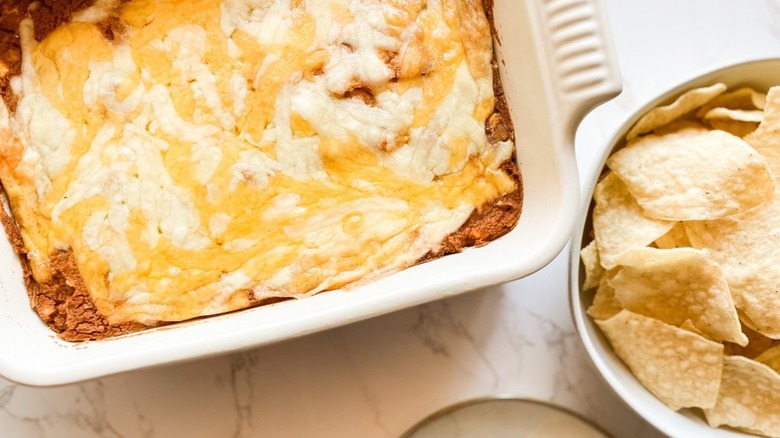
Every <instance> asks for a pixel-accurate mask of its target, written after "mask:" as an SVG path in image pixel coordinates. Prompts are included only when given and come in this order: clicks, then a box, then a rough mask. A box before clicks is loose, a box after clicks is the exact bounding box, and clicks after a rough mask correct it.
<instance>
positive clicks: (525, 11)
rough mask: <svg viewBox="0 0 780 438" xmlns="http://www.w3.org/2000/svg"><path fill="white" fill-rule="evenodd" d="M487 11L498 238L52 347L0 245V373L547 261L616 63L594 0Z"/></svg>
mask: <svg viewBox="0 0 780 438" xmlns="http://www.w3.org/2000/svg"><path fill="white" fill-rule="evenodd" d="M488 3H491V2H490V1H488ZM493 3H494V11H495V26H496V29H497V35H498V38H497V44H496V47H497V51H498V56H499V58H500V61H499V62H500V70H501V74H502V79H503V85H504V90H505V93H506V95H507V97H508V103H509V106H510V110H511V112H512V116H513V119H514V125H515V127H516V137H517V147H518V161H519V165H520V168H521V172H522V176H523V183H524V191H525V204H524V212H523V215H522V217H521V219H520V222H519V224H518V225H517V227H516V228H515V229H514V230H513V231H511V232H510V233H509V234H508V235H506V236H504V237H503V238H501V239H499V240H497V241H495V242H492V243H491V244H489V245H487V246H485V247H482V248H475V249H469V250H467V251H464V252H463V253H462V254H456V255H451V256H447V257H444V258H441V259H437V260H434V261H432V262H429V263H425V264H422V265H418V266H414V267H412V268H410V269H407V270H404V271H402V272H399V273H397V274H394V275H391V276H388V277H387V278H384V279H382V280H380V281H377V282H374V283H371V284H368V285H366V286H363V287H360V288H357V289H354V290H351V291H349V292H343V291H333V292H326V293H322V294H320V295H317V296H314V297H310V298H306V299H303V300H299V301H286V302H282V303H278V304H274V305H269V306H264V307H258V308H253V309H248V310H244V311H240V312H235V313H232V314H227V315H221V316H215V317H210V318H205V319H201V320H196V321H191V322H186V323H178V324H173V325H170V326H167V327H163V328H158V329H153V330H147V331H144V332H140V333H136V334H132V335H128V336H123V337H118V338H114V339H107V340H101V341H96V342H88V343H82V344H72V343H67V342H63V341H61V340H59V339H58V338H57V337H56V336H55V335H54V334H53V333H52V332H51V331H50V330H49V329H48V328H47V327H46V326H45V325H44V324H43V323H42V322H41V321H40V320H39V318H38V317H37V315H35V313H34V312H33V311H32V310H30V306H29V303H28V299H27V295H26V292H25V289H24V285H23V284H22V275H21V269H20V266H19V263H18V260H17V258H16V256H15V255H14V254H13V252H12V250H11V247H10V245H9V243H8V242H7V241H6V240H5V239H0V333H2V334H1V335H0V375H2V376H4V377H6V378H8V379H11V380H14V381H17V382H21V383H25V384H30V385H54V384H62V383H68V382H73V381H78V380H83V379H88V378H93V377H98V376H103V375H107V374H111V373H117V372H121V371H126V370H130V369H137V368H142V367H148V366H154V365H160V364H165V363H172V362H176V361H183V360H190V359H194V358H199V357H205V356H209V355H215V354H222V353H226V352H229V351H236V350H239V349H244V348H250V347H254V346H258V345H263V344H268V343H271V342H276V341H280V340H283V339H289V338H292V337H296V336H302V335H305V334H307V333H312V332H316V331H320V330H325V329H328V328H331V327H335V326H339V325H344V324H348V323H351V322H354V321H358V320H361V319H365V318H369V317H372V316H376V315H380V314H384V313H388V312H391V311H395V310H399V309H402V308H406V307H410V306H414V305H417V304H421V303H425V302H429V301H432V300H436V299H440V298H443V297H447V296H451V295H455V294H459V293H462V292H465V291H468V290H473V289H476V288H479V287H483V286H488V285H491V284H496V283H500V282H505V281H509V280H513V279H517V278H520V277H523V276H526V275H529V274H531V273H533V272H534V271H536V270H538V269H540V268H542V267H543V266H544V265H546V264H547V263H549V262H550V261H551V260H552V259H553V258H554V257H555V256H556V255H557V254H558V253H559V252H560V250H561V249H562V248H563V246H564V245H565V244H566V242H567V240H568V238H569V236H570V233H571V230H572V228H573V225H574V222H575V220H576V217H577V206H578V205H579V178H578V175H577V167H576V163H575V155H574V147H573V145H574V134H575V130H576V127H577V125H578V124H579V122H580V120H581V119H582V117H584V116H585V114H586V113H587V112H589V111H590V110H591V109H592V108H593V107H594V106H596V105H597V104H599V103H601V102H603V101H605V100H607V99H609V98H612V97H614V96H615V95H617V94H618V93H619V92H620V89H621V83H620V78H619V74H618V72H617V63H616V60H615V57H614V54H613V53H614V52H613V48H612V45H611V41H610V38H609V35H608V33H607V31H606V17H605V16H604V6H603V4H602V1H601V0H550V1H545V2H538V1H534V0H523V1H517V0H495V1H494V2H493Z"/></svg>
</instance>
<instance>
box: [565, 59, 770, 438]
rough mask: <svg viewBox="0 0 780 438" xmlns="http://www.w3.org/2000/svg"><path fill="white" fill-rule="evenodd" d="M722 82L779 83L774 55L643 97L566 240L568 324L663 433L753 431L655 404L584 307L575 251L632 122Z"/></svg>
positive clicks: (586, 296) (607, 376)
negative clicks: (603, 176) (598, 189)
mask: <svg viewBox="0 0 780 438" xmlns="http://www.w3.org/2000/svg"><path fill="white" fill-rule="evenodd" d="M717 82H723V83H725V84H726V85H728V86H729V89H736V88H738V87H740V86H750V87H753V88H757V89H763V90H766V89H768V88H769V87H770V86H772V85H778V84H780V59H759V60H753V61H747V62H742V63H739V64H733V65H729V66H726V67H723V68H720V69H717V70H714V71H710V72H707V73H704V74H702V75H700V76H697V77H696V78H694V79H691V80H689V81H686V82H685V83H683V84H680V85H677V86H675V87H674V88H672V89H670V90H669V91H667V92H665V93H663V94H661V95H660V96H658V97H657V98H656V99H654V100H652V101H651V102H648V103H647V104H646V105H644V106H643V107H642V109H640V110H639V111H638V112H636V113H635V114H633V115H632V116H631V117H630V118H629V119H628V120H626V122H625V123H624V124H623V125H622V128H621V129H620V130H619V131H618V132H617V134H616V135H615V137H614V138H613V139H612V141H611V142H610V143H609V144H608V145H606V146H607V147H606V149H605V150H604V153H603V156H602V157H601V162H600V163H601V164H600V165H599V166H597V167H596V169H597V170H596V171H595V172H594V174H593V175H591V176H590V178H589V180H588V181H589V182H588V183H587V184H586V185H585V186H584V187H583V195H582V199H583V206H582V208H581V214H580V220H579V222H578V223H577V226H576V228H575V230H574V233H573V235H572V240H571V254H570V260H569V266H570V269H569V286H570V292H571V293H570V299H571V311H572V316H573V318H574V324H575V327H576V328H577V331H578V332H579V335H580V338H581V339H582V342H583V344H584V346H585V350H586V351H587V353H588V356H589V357H590V359H591V362H592V363H593V364H594V365H595V367H596V369H597V370H598V372H599V373H600V374H601V376H602V377H603V378H604V380H606V382H607V384H609V385H610V386H611V387H612V389H613V390H614V391H615V392H616V393H617V394H618V396H620V397H621V398H622V399H623V400H624V401H625V402H626V403H627V404H628V405H629V406H630V407H631V408H632V409H633V410H634V411H635V412H636V413H637V414H639V415H640V416H641V417H643V418H644V419H645V420H647V422H649V423H650V424H651V425H653V426H655V427H656V428H657V429H658V430H660V431H661V432H663V433H664V434H666V435H669V436H673V437H691V436H708V437H742V436H753V435H747V434H743V433H740V432H736V431H733V430H726V429H713V428H711V427H709V425H707V422H706V421H705V420H704V418H703V417H700V416H698V415H696V414H694V413H693V412H692V411H690V410H682V411H680V412H675V411H673V410H672V409H670V408H668V407H667V406H666V405H664V404H663V403H661V402H660V401H659V400H658V399H657V398H656V397H655V396H654V395H653V394H651V393H650V392H649V391H648V390H647V389H645V388H644V386H642V385H641V384H640V383H639V381H637V380H636V378H635V377H634V375H633V374H632V373H631V371H630V370H629V369H628V368H627V367H626V366H625V365H624V364H623V362H621V361H620V359H619V358H618V357H617V356H616V355H615V354H614V352H613V351H612V348H611V347H610V346H609V344H608V342H607V340H606V338H605V337H604V336H603V335H602V333H601V331H600V330H599V329H598V327H597V326H596V324H595V323H594V322H593V320H592V318H590V316H588V314H587V313H586V310H587V308H588V307H590V304H591V302H592V300H593V293H594V292H595V291H588V292H585V291H583V290H582V287H581V286H582V282H583V279H584V270H583V267H582V263H581V261H580V257H579V252H580V250H581V249H582V247H583V245H584V244H586V243H587V242H588V241H589V240H590V238H589V233H590V231H591V230H592V226H591V223H590V213H591V209H592V202H591V201H590V200H591V199H592V198H593V191H594V189H595V187H596V183H597V182H598V178H599V174H600V172H601V170H602V169H603V168H604V164H605V163H606V160H607V157H609V155H611V153H612V152H613V151H614V150H615V148H616V147H619V146H620V144H621V141H622V139H623V138H625V136H626V133H627V132H628V130H629V129H630V128H631V127H632V126H633V125H634V123H636V121H637V120H638V119H639V117H641V116H642V114H644V113H646V112H647V111H648V110H650V109H652V108H655V107H657V106H659V105H663V104H666V103H669V102H671V101H673V100H674V99H675V98H676V97H677V96H679V95H680V94H681V93H682V92H684V91H686V90H689V89H691V88H696V87H700V86H705V85H711V84H714V83H717Z"/></svg>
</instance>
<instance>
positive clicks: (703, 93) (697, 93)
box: [626, 84, 726, 140]
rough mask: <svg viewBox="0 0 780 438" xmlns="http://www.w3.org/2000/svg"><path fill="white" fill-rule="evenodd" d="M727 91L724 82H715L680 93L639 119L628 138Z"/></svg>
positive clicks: (670, 119)
mask: <svg viewBox="0 0 780 438" xmlns="http://www.w3.org/2000/svg"><path fill="white" fill-rule="evenodd" d="M724 91H726V86H725V85H724V84H714V85H711V86H709V87H702V88H697V89H694V90H690V91H688V92H686V93H683V94H682V95H680V97H678V98H677V100H675V101H674V102H672V103H671V104H669V105H664V106H659V107H657V108H653V109H652V110H650V111H648V112H647V114H645V115H644V116H642V118H640V119H639V121H637V122H636V124H635V125H634V126H633V127H632V128H631V130H629V131H628V134H627V135H626V140H632V139H634V138H636V137H637V136H639V135H642V134H646V133H648V132H650V131H652V130H654V129H656V128H659V127H661V126H663V125H666V124H667V123H669V122H671V121H673V120H675V119H677V118H679V117H681V116H683V115H684V114H687V113H689V112H691V111H693V110H695V109H697V108H699V107H700V106H702V105H704V104H705V103H707V102H709V101H710V100H712V99H713V98H715V97H716V96H718V95H719V94H721V93H723V92H724Z"/></svg>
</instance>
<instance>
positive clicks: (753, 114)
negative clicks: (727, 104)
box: [704, 107, 764, 123]
mask: <svg viewBox="0 0 780 438" xmlns="http://www.w3.org/2000/svg"><path fill="white" fill-rule="evenodd" d="M704 119H705V120H735V121H738V122H753V123H761V121H762V120H764V111H762V110H738V109H731V108H723V107H717V108H713V109H711V110H709V111H707V113H706V114H704Z"/></svg>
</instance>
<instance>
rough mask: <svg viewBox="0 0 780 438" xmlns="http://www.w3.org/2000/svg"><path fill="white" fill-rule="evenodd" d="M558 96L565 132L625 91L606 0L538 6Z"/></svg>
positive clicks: (547, 0)
mask: <svg viewBox="0 0 780 438" xmlns="http://www.w3.org/2000/svg"><path fill="white" fill-rule="evenodd" d="M534 3H536V5H537V7H538V10H537V13H538V14H539V20H538V23H540V29H539V30H540V33H539V34H540V36H541V38H540V40H539V41H540V42H541V43H542V44H544V45H545V46H546V47H544V50H542V53H545V54H546V56H545V60H546V66H544V65H543V66H542V67H543V68H544V67H546V68H547V73H548V78H549V79H550V85H551V87H552V89H551V90H550V91H552V95H553V96H555V97H556V98H557V102H556V103H557V105H554V106H553V108H557V109H558V110H559V111H560V112H559V114H558V115H559V117H560V118H559V120H561V121H563V123H562V124H561V125H562V126H561V127H562V128H563V132H564V133H565V134H566V135H568V136H570V137H569V138H571V139H573V138H574V135H575V133H576V130H577V127H578V126H579V124H580V122H581V121H582V119H583V118H584V117H585V116H586V115H587V114H588V113H589V112H590V111H591V110H592V109H593V108H595V107H596V106H598V105H600V104H601V103H603V102H606V101H608V100H610V99H612V98H613V97H615V96H617V95H618V94H620V92H621V91H622V89H623V85H622V80H621V76H620V71H619V66H618V62H617V56H616V55H615V50H614V46H613V43H612V37H611V34H610V32H609V23H608V19H607V14H606V7H605V5H604V1H603V0H543V1H536V2H534Z"/></svg>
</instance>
